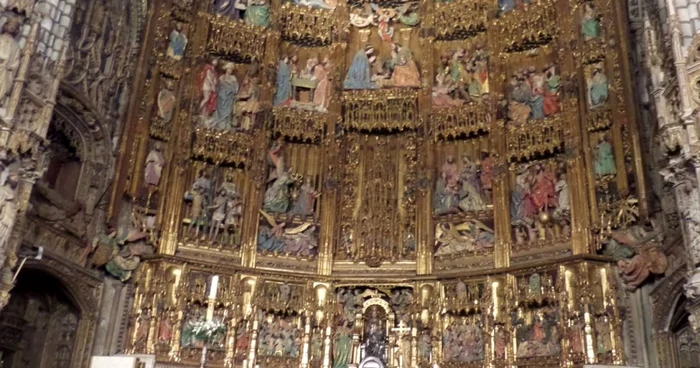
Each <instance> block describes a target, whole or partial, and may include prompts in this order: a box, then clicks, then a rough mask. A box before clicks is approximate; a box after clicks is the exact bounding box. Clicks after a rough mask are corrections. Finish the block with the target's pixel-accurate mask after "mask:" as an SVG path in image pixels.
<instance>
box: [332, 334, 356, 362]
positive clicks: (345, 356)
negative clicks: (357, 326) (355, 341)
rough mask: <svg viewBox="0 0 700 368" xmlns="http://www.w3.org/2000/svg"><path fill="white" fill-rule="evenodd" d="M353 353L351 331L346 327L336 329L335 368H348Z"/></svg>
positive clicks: (334, 340) (334, 341)
mask: <svg viewBox="0 0 700 368" xmlns="http://www.w3.org/2000/svg"><path fill="white" fill-rule="evenodd" d="M351 353H352V336H351V331H350V328H348V327H347V326H346V325H342V326H340V327H338V328H337V329H336V332H335V338H334V339H333V368H347V367H348V364H349V363H350V354H351Z"/></svg>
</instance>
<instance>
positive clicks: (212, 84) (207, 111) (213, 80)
mask: <svg viewBox="0 0 700 368" xmlns="http://www.w3.org/2000/svg"><path fill="white" fill-rule="evenodd" d="M218 62H219V61H218V60H217V59H212V60H211V61H210V62H209V63H206V64H204V66H203V67H202V69H201V71H200V72H199V83H198V87H199V91H200V94H201V96H200V98H201V99H200V103H199V113H200V115H201V117H202V120H203V122H205V123H206V121H207V120H208V119H209V118H210V117H211V115H212V114H213V113H214V110H216V105H217V98H216V90H217V85H218V82H219V76H218V72H217V71H216V65H217V64H218Z"/></svg>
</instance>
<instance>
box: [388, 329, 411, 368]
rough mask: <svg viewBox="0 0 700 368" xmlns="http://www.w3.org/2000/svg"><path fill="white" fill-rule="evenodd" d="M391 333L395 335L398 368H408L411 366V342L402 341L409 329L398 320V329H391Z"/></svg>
mask: <svg viewBox="0 0 700 368" xmlns="http://www.w3.org/2000/svg"><path fill="white" fill-rule="evenodd" d="M391 331H392V332H394V333H396V346H395V348H394V349H395V351H396V352H397V353H398V356H399V358H398V365H397V367H398V368H404V367H408V366H409V365H410V364H411V340H410V339H408V340H407V339H404V336H406V335H407V334H408V333H409V332H410V331H411V327H409V326H407V325H406V324H405V323H404V321H403V320H399V325H398V327H393V328H392V329H391Z"/></svg>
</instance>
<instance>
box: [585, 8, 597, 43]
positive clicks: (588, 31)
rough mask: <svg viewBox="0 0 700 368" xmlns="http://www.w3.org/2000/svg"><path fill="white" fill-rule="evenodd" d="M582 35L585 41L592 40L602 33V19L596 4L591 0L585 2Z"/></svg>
mask: <svg viewBox="0 0 700 368" xmlns="http://www.w3.org/2000/svg"><path fill="white" fill-rule="evenodd" d="M581 35H582V36H583V40H584V41H590V40H592V39H594V38H598V36H599V35H600V20H599V19H598V15H597V14H596V11H595V6H594V5H593V3H592V2H590V1H587V2H585V3H583V15H582V16H581Z"/></svg>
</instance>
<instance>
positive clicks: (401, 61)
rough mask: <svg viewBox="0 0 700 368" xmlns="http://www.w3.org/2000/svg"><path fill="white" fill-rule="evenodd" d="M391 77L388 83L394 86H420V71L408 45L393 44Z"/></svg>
mask: <svg viewBox="0 0 700 368" xmlns="http://www.w3.org/2000/svg"><path fill="white" fill-rule="evenodd" d="M389 63H390V65H391V70H392V71H391V78H390V79H389V81H388V85H389V86H392V87H420V73H419V72H418V66H417V65H416V62H415V61H414V60H413V55H412V54H411V51H410V50H409V49H408V47H406V46H401V45H399V44H393V45H392V47H391V59H390V61H389Z"/></svg>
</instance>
